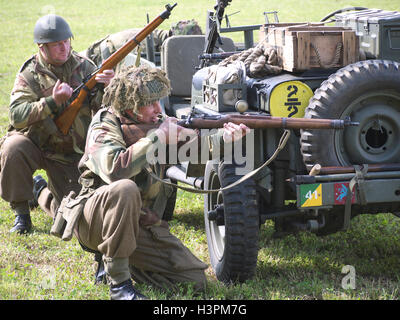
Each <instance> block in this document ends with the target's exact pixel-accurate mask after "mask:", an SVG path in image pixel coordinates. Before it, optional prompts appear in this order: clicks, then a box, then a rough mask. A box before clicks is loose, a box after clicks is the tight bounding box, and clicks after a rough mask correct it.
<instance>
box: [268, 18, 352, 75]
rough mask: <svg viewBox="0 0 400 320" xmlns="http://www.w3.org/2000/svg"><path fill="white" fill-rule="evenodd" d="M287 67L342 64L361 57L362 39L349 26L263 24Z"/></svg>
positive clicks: (338, 65)
mask: <svg viewBox="0 0 400 320" xmlns="http://www.w3.org/2000/svg"><path fill="white" fill-rule="evenodd" d="M264 30H266V31H267V32H266V33H265V40H266V41H267V42H268V43H269V44H270V45H272V46H273V47H274V48H275V49H276V50H277V54H278V56H279V60H280V63H281V64H282V67H283V69H284V70H286V71H304V70H308V69H312V68H340V67H342V66H345V65H348V64H350V63H354V62H356V61H358V60H359V43H358V39H357V36H356V34H355V32H354V31H353V30H352V29H350V28H344V27H327V26H321V25H310V24H303V25H292V26H278V27H268V28H267V29H265V28H264Z"/></svg>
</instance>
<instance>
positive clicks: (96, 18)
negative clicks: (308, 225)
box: [0, 0, 400, 300]
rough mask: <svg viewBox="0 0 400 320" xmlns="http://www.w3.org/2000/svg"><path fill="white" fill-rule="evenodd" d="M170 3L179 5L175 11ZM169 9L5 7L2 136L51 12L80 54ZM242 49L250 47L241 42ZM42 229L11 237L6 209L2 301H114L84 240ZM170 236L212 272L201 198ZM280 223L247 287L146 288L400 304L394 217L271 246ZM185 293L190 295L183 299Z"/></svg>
mask: <svg viewBox="0 0 400 320" xmlns="http://www.w3.org/2000/svg"><path fill="white" fill-rule="evenodd" d="M170 3H171V4H172V2H170ZM214 3H215V1H211V0H210V1H206V0H197V1H195V0H185V1H178V6H177V7H176V8H175V9H174V11H173V13H172V15H171V18H170V20H169V21H166V22H164V23H163V24H162V25H161V28H163V29H168V28H169V27H170V25H171V23H173V22H176V21H178V20H180V19H191V18H195V19H196V20H198V21H199V23H200V25H201V26H202V27H203V30H204V25H205V15H206V9H211V8H212V6H213V5H214ZM165 4H167V1H158V0H157V1H143V0H135V1H124V0H115V1H112V2H111V1H105V0H98V1H96V2H94V1H76V0H71V1H67V2H65V1H52V2H51V5H49V4H48V2H47V1H42V0H40V1H35V2H31V1H22V0H16V1H5V0H0V8H1V10H0V28H1V33H0V34H1V35H2V39H1V42H0V134H1V135H3V134H4V133H5V132H6V128H7V125H8V114H7V110H8V103H9V94H10V91H11V89H12V86H13V81H14V78H15V74H16V73H17V71H18V69H19V68H20V66H21V65H22V63H23V62H24V61H25V60H26V59H27V58H29V57H30V56H31V55H32V54H34V53H35V52H36V50H37V48H36V47H35V45H34V44H33V42H32V38H33V27H34V24H35V22H36V20H37V19H38V18H39V17H40V16H42V15H44V14H46V13H50V12H54V13H56V14H59V15H61V16H63V17H64V18H66V20H67V21H68V22H69V23H70V26H71V29H72V31H73V33H74V40H73V47H74V49H75V50H76V51H81V50H84V49H85V48H87V47H88V46H89V45H90V44H91V43H92V42H94V41H95V40H97V39H100V38H102V37H103V36H105V35H107V34H109V33H113V32H117V31H120V30H123V29H127V28H132V27H141V26H144V25H145V22H146V13H148V14H149V16H150V19H152V18H154V17H155V16H156V15H158V14H159V13H161V12H162V11H163V9H164V5H165ZM349 6H364V7H369V8H376V7H379V8H381V9H387V10H399V11H400V4H399V2H398V0H380V1H376V0H375V1H361V0H359V1H352V0H332V1H317V0H305V1H301V2H298V1H290V0H279V1H278V0H269V1H259V0H246V1H244V0H233V3H232V5H231V6H230V7H228V9H227V13H228V14H230V13H234V12H236V11H239V10H240V13H237V14H235V15H233V16H231V17H230V21H231V24H232V25H245V24H260V23H263V21H264V17H263V14H262V13H263V12H264V11H271V10H277V11H278V12H279V17H280V21H281V22H299V21H304V22H307V21H311V22H315V21H319V20H320V19H321V18H322V17H324V16H325V15H327V14H328V13H330V12H332V11H334V10H337V9H341V8H345V7H349ZM232 38H234V40H235V41H242V39H241V37H240V36H239V35H238V34H233V35H232ZM32 219H33V224H34V230H33V232H32V233H30V234H28V235H27V236H17V235H14V234H10V233H9V229H10V228H11V226H12V224H13V221H14V216H13V214H12V212H11V210H10V209H9V206H8V204H7V203H6V202H4V201H2V200H0V299H3V300H9V299H74V300H80V299H109V293H108V286H106V285H98V286H96V285H94V278H93V276H94V271H95V263H94V261H93V255H92V254H89V253H87V252H85V251H83V250H82V249H81V247H80V246H79V244H78V242H77V241H76V239H73V240H72V241H69V242H63V241H61V240H59V239H58V238H55V237H53V236H50V235H49V231H50V227H51V223H52V221H51V219H50V218H49V217H47V216H46V214H45V213H44V212H42V211H41V210H39V209H36V210H35V211H34V212H33V213H32ZM170 226H171V231H172V233H174V234H175V235H176V236H177V237H178V238H180V239H181V240H182V241H183V242H184V243H185V244H186V245H187V246H188V247H189V248H190V249H191V250H192V251H193V252H194V253H195V254H196V256H197V257H199V258H200V259H202V260H203V261H205V262H206V263H208V264H209V256H208V249H207V239H206V236H205V231H204V222H203V199H202V196H199V195H194V194H189V193H187V192H182V191H179V193H178V200H177V205H176V209H175V215H174V219H173V220H172V221H171V222H170ZM272 233H273V224H272V223H271V222H267V223H266V224H265V225H263V226H262V227H261V232H260V243H259V246H260V251H259V258H258V265H257V271H256V276H255V278H254V279H252V280H249V281H247V282H246V283H243V284H238V285H232V286H225V285H223V284H221V283H220V282H218V281H217V280H216V279H215V276H214V274H213V271H212V269H211V267H210V268H208V269H207V271H206V272H207V278H208V289H207V291H206V292H205V293H204V294H202V295H200V296H193V294H192V293H191V292H190V291H189V292H185V291H182V293H165V292H160V291H156V290H154V289H151V288H149V287H147V286H143V285H142V286H139V289H140V290H141V292H142V293H143V294H145V295H147V296H148V297H149V298H151V299H171V300H173V299H262V300H267V299H272V300H276V299H279V300H280V299H327V300H340V299H360V300H364V299H365V300H369V299H382V300H387V299H396V300H397V299H399V298H400V289H399V285H400V219H399V218H397V217H395V216H393V215H391V214H379V215H374V216H358V217H356V218H355V219H353V220H352V224H351V228H350V229H349V230H348V231H346V232H339V233H336V234H333V235H329V236H326V237H323V238H318V237H316V236H315V235H313V234H310V233H299V234H297V235H291V236H288V237H285V238H282V239H274V238H272ZM345 265H351V266H354V268H355V272H356V277H355V279H356V282H355V285H356V287H355V289H343V288H342V280H343V278H344V277H345V274H343V273H342V268H343V267H344V266H345ZM183 292H184V293H183Z"/></svg>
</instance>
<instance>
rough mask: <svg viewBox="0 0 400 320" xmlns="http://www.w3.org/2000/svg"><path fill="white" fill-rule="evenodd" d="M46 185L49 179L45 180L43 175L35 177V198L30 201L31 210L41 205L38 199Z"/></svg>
mask: <svg viewBox="0 0 400 320" xmlns="http://www.w3.org/2000/svg"><path fill="white" fill-rule="evenodd" d="M46 187H47V181H46V180H44V179H43V177H42V176H41V175H37V176H35V177H34V178H33V190H32V191H33V199H32V200H29V201H28V203H29V208H30V209H31V210H32V209H34V208H36V207H38V206H39V203H38V199H39V195H40V192H41V191H42V190H43V189H44V188H46Z"/></svg>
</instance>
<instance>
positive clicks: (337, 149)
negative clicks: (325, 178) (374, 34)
mask: <svg viewBox="0 0 400 320" xmlns="http://www.w3.org/2000/svg"><path fill="white" fill-rule="evenodd" d="M346 117H350V118H351V121H358V122H359V123H360V124H359V126H356V127H347V128H346V129H344V130H301V152H302V155H303V160H304V163H305V165H306V166H307V169H308V170H310V169H311V168H312V166H313V165H314V164H316V163H319V164H321V165H322V166H348V165H352V164H366V163H368V164H369V163H385V162H386V163H390V162H398V161H399V159H400V144H399V141H400V64H399V63H397V62H394V61H387V60H368V61H360V62H357V63H354V64H350V65H348V66H346V67H343V68H342V69H340V70H338V71H337V72H336V73H334V74H332V75H331V76H330V77H329V78H328V79H327V80H326V81H324V82H323V83H322V85H321V86H320V88H318V89H317V90H316V91H315V94H314V96H313V97H312V98H311V99H310V102H309V105H308V107H307V109H306V112H305V118H329V119H345V118H346Z"/></svg>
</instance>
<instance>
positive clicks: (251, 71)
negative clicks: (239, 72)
mask: <svg viewBox="0 0 400 320" xmlns="http://www.w3.org/2000/svg"><path fill="white" fill-rule="evenodd" d="M235 61H242V62H243V63H244V65H245V67H246V74H247V75H248V76H249V77H252V78H259V77H263V76H267V75H275V74H279V73H281V72H282V67H281V66H280V62H279V58H278V55H277V54H276V50H275V49H274V48H273V47H271V45H270V44H268V43H267V42H266V41H263V42H260V43H259V44H258V45H257V46H256V47H254V48H250V49H248V50H245V51H242V52H240V53H236V54H234V55H232V56H230V57H228V58H226V59H224V60H223V61H221V62H220V63H219V65H222V66H227V65H228V64H230V63H233V62H235Z"/></svg>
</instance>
